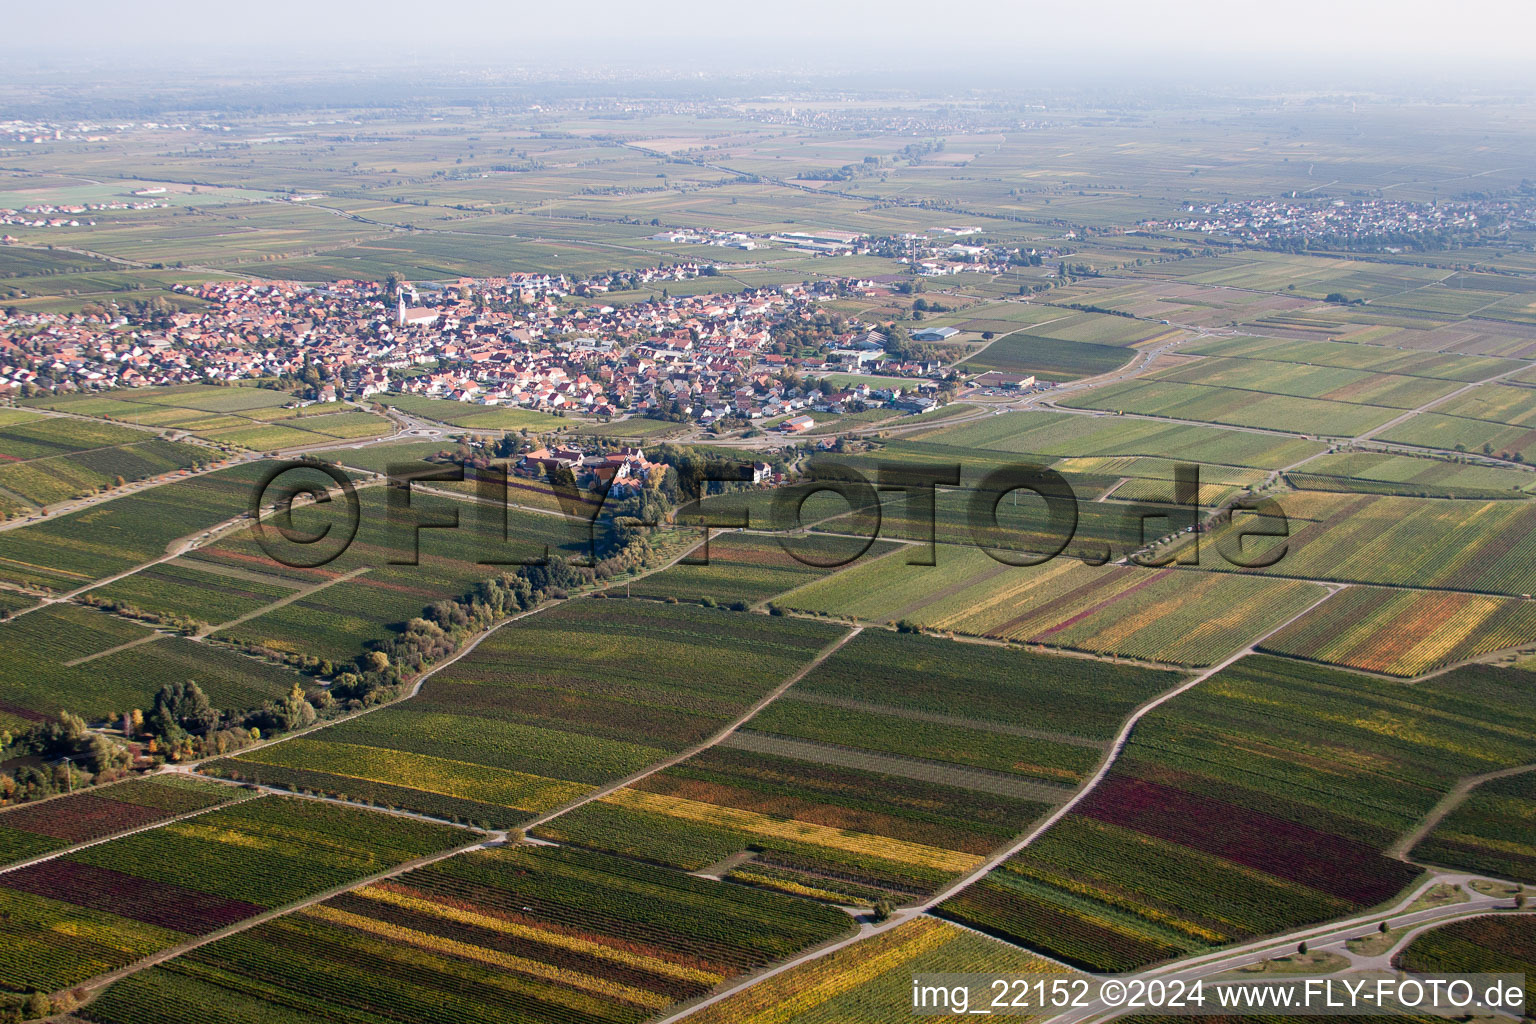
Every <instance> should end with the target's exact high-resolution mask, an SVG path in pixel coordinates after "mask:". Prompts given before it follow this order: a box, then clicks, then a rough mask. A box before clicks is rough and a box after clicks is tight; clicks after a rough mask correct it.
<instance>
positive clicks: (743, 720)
mask: <svg viewBox="0 0 1536 1024" xmlns="http://www.w3.org/2000/svg"><path fill="white" fill-rule="evenodd" d="M863 631H864V627H862V626H854V627H853V628H852V629H850V630H849V631H848V632H846V633H844V634H843V635H842V636H840V637H838V638H837V639H836V640H834V641H832V642H831V643H830V644H827V646H825V647H823V648H822V649H821V650H820V651H819V652H817V654H816V657H814V658H812V659H811V660H810V662H809V663H807V664H806V665H805V666H804V667H802V668H801V669H800V670H799V671H798V672H796V673H795V674H794V675H792V676H790V677H789V678H788V679H786V680H784V681H783V682H782V683H780V684H779V685H778V686H775V687H774V688H773V689H772V690H770V691H768V693H767V694H766V695H764V696H763V697H762V698H761V699H759V700H758V701H757V702H756V703H755V704H753V705H752V706H751V707H749V708H747V710H746V711H743V712H742V713H741V714H740V715H739V716H737V717H736V718H735V719H734V720H733V721H732V722H731V723H730V724H728V725H726V726H725V727H724V728H722V729H720V730H718V731H716V732H715V733H713V734H712V735H710V736H709V737H708V738H707V739H705V740H703V741H702V742H700V743H695V744H694V745H693V746H691V747H688V748H687V749H686V750H683V751H681V752H679V753H676V754H673V755H672V756H671V757H669V758H667V759H666V760H663V761H657V762H656V763H655V764H653V765H651V766H649V767H647V768H643V769H641V770H640V771H638V772H635V773H634V774H632V775H628V776H625V777H624V778H622V779H620V780H618V781H617V782H612V783H609V784H608V785H606V786H603V787H601V788H599V789H595V790H593V791H592V792H590V793H588V794H586V795H585V796H580V797H577V798H576V799H575V800H571V801H569V802H568V803H564V804H561V805H560V806H559V807H556V808H555V809H554V810H552V811H548V812H546V813H544V814H542V815H540V816H539V817H537V818H535V819H533V820H532V821H530V822H528V823H527V824H526V825H524V826H523V830H524V831H525V832H531V831H533V830H534V829H535V828H538V827H539V826H540V825H544V824H547V823H549V822H551V821H553V820H554V819H556V818H558V817H560V816H561V815H562V814H569V813H570V812H571V811H574V810H576V809H577V808H579V807H585V806H586V805H587V804H589V803H591V802H592V801H594V800H601V799H602V798H603V797H605V796H607V795H608V794H610V793H615V792H617V791H619V790H621V789H623V788H624V787H625V786H629V785H632V784H634V783H636V782H639V781H641V780H642V779H647V778H650V777H651V776H652V775H655V774H656V773H657V772H661V771H666V770H667V769H668V768H671V767H672V766H673V765H676V764H680V763H681V762H683V761H686V760H688V758H690V757H693V756H695V755H697V754H701V753H703V752H704V751H706V750H708V749H709V748H710V747H713V746H715V745H717V744H718V743H720V742H721V741H722V740H724V739H725V738H726V737H728V736H730V735H731V734H732V733H734V732H735V731H736V730H737V729H740V728H741V727H742V726H743V725H745V724H747V722H748V721H749V720H750V719H752V718H753V717H754V716H755V715H756V714H757V713H758V712H759V711H761V710H763V708H765V707H767V706H768V705H769V704H772V703H773V702H774V701H776V700H778V699H779V698H780V697H782V696H783V695H784V691H785V690H788V689H789V688H790V687H791V686H794V685H795V684H796V683H798V682H799V681H800V680H802V679H804V678H805V677H806V676H808V675H810V673H811V672H812V671H813V670H814V669H815V668H816V667H817V666H818V665H820V664H821V663H822V662H824V661H826V660H827V659H828V658H830V657H832V655H833V654H835V653H837V651H838V649H839V648H841V647H842V646H843V645H844V644H846V643H847V642H848V641H849V640H852V639H853V638H854V637H856V636H858V635H859V634H860V633H862V632H863Z"/></svg>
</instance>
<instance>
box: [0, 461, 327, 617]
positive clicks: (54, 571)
mask: <svg viewBox="0 0 1536 1024" xmlns="http://www.w3.org/2000/svg"><path fill="white" fill-rule="evenodd" d="M267 468H268V464H267V463H263V462H252V463H247V464H244V465H240V466H233V467H230V468H228V469H221V470H217V471H215V472H212V473H206V474H203V475H201V476H196V477H192V478H190V479H186V480H177V481H174V482H172V483H168V484H163V485H161V486H159V487H153V488H150V489H148V490H145V491H141V492H138V493H135V494H128V495H124V496H123V497H120V498H114V499H112V500H111V501H105V502H102V503H101V504H99V505H95V506H92V507H90V508H87V509H82V510H80V511H78V512H71V513H70V514H69V515H65V516H59V517H56V518H53V519H49V520H47V521H45V522H41V523H37V524H35V525H28V526H21V527H17V528H16V529H12V530H6V531H5V532H3V533H0V580H3V581H5V582H8V583H13V584H19V585H21V586H27V587H35V588H47V589H51V590H56V591H69V590H74V589H76V588H79V587H81V586H84V585H86V584H89V583H92V582H94V581H96V580H99V579H103V578H105V577H107V576H110V575H113V574H115V573H120V572H123V571H125V570H128V569H131V568H133V567H134V566H136V565H140V564H142V563H144V562H149V561H151V560H153V559H157V558H161V557H163V556H164V555H165V554H166V553H167V549H168V548H169V547H171V546H173V545H174V544H175V543H176V542H177V541H179V540H181V539H182V538H187V537H190V536H191V535H193V534H196V533H200V532H202V531H205V530H208V529H211V528H212V527H214V526H216V525H218V524H220V523H223V522H225V521H228V520H233V519H235V518H236V517H238V516H241V515H243V514H245V513H246V511H247V510H248V509H249V508H250V503H251V489H252V487H253V486H254V485H255V484H256V482H257V480H258V479H259V478H260V475H261V474H262V472H264V471H265V470H266V469H267ZM326 482H327V483H328V482H329V481H326Z"/></svg>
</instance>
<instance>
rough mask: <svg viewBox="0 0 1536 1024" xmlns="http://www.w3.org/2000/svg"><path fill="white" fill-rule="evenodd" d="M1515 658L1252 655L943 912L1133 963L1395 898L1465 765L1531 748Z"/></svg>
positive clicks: (1096, 961) (1157, 725) (1070, 957)
mask: <svg viewBox="0 0 1536 1024" xmlns="http://www.w3.org/2000/svg"><path fill="white" fill-rule="evenodd" d="M1533 717H1536V701H1533V700H1532V697H1531V694H1530V690H1529V686H1528V681H1527V677H1526V676H1525V674H1524V673H1519V672H1512V671H1500V670H1493V669H1483V668H1477V669H1462V670H1460V671H1459V672H1456V673H1452V674H1448V675H1444V676H1440V677H1437V678H1435V679H1433V680H1430V681H1427V682H1423V683H1419V684H1417V685H1416V686H1415V687H1413V688H1412V689H1408V688H1405V687H1403V686H1401V685H1400V684H1396V683H1384V682H1377V681H1373V680H1370V679H1368V678H1366V677H1362V676H1356V675H1351V674H1348V673H1343V672H1338V671H1328V670H1324V669H1318V668H1315V667H1311V666H1305V665H1300V664H1296V663H1287V662H1283V661H1277V660H1275V659H1268V658H1263V657H1249V658H1247V659H1244V660H1243V661H1241V662H1239V663H1237V664H1236V665H1234V666H1232V667H1231V668H1228V669H1226V670H1225V671H1223V672H1221V673H1220V674H1218V675H1217V676H1215V677H1214V678H1212V679H1211V680H1209V681H1207V682H1206V683H1204V684H1202V685H1201V686H1200V687H1198V688H1196V689H1194V690H1192V691H1190V692H1189V693H1187V694H1185V695H1182V696H1180V697H1178V698H1176V699H1175V700H1174V701H1172V702H1170V703H1169V704H1167V705H1165V706H1164V707H1163V708H1160V709H1158V710H1157V711H1154V712H1153V713H1152V714H1150V715H1148V716H1147V717H1146V718H1145V719H1143V720H1142V722H1141V723H1140V725H1139V726H1138V728H1137V730H1136V732H1135V733H1134V734H1133V735H1132V737H1131V741H1130V743H1129V745H1128V746H1127V748H1126V750H1125V752H1124V754H1123V755H1122V757H1121V759H1120V760H1119V761H1117V762H1116V764H1115V767H1114V768H1113V770H1112V771H1111V772H1110V774H1109V775H1108V776H1107V777H1106V778H1105V780H1104V781H1103V782H1102V783H1101V784H1100V785H1099V786H1097V787H1095V788H1094V789H1093V790H1092V791H1090V794H1089V796H1088V797H1087V799H1085V800H1084V801H1083V802H1082V803H1081V804H1079V805H1078V806H1077V807H1076V808H1074V810H1073V811H1072V813H1071V814H1069V815H1067V816H1066V817H1065V818H1063V819H1062V820H1061V821H1060V822H1058V823H1057V824H1056V825H1054V826H1053V827H1052V828H1051V829H1050V830H1048V831H1047V832H1046V833H1045V834H1044V835H1043V836H1041V837H1040V838H1039V839H1038V840H1037V841H1036V842H1035V843H1033V844H1032V845H1030V846H1029V847H1027V848H1025V850H1024V851H1023V852H1022V853H1020V854H1018V855H1017V856H1015V857H1013V858H1012V859H1010V860H1009V861H1007V862H1006V863H1005V864H1004V865H1003V866H1002V867H1001V868H999V869H998V870H996V871H994V872H992V873H991V874H990V875H988V876H987V877H986V878H985V879H983V880H982V881H980V882H978V883H976V884H974V885H972V886H971V887H970V888H968V889H966V890H965V891H963V892H962V893H960V894H959V895H958V896H956V897H955V898H953V899H951V900H949V901H947V902H946V903H945V904H943V905H942V907H941V908H940V913H941V914H943V915H944V916H948V917H953V918H954V919H956V920H959V921H961V922H963V923H967V924H970V925H972V926H975V927H978V928H981V929H982V930H984V931H990V932H993V933H995V934H998V935H1001V936H1003V937H1006V938H1011V939H1014V940H1016V941H1020V942H1022V943H1024V944H1025V945H1027V946H1029V947H1030V948H1032V949H1037V950H1040V951H1042V952H1045V953H1047V954H1049V955H1051V956H1054V957H1057V958H1059V959H1063V960H1065V961H1067V962H1069V963H1073V964H1077V965H1081V966H1084V967H1089V968H1093V969H1098V970H1125V969H1130V968H1134V967H1138V966H1141V965H1145V964H1149V963H1153V962H1156V961H1160V960H1165V959H1168V958H1170V957H1177V956H1180V955H1185V954H1189V953H1194V952H1198V951H1201V950H1204V949H1209V948H1212V947H1214V946H1219V945H1224V944H1226V943H1229V942H1233V941H1236V940H1239V939H1242V938H1245V937H1251V936H1255V935H1263V934H1268V933H1271V932H1281V931H1286V930H1289V929H1292V928H1296V927H1299V926H1301V925H1304V924H1308V923H1311V922H1315V921H1323V920H1327V919H1329V918H1334V917H1339V916H1342V915H1346V914H1349V913H1351V912H1356V911H1360V910H1363V909H1365V908H1368V907H1372V906H1375V905H1377V904H1379V903H1382V902H1385V901H1387V900H1390V899H1392V898H1393V897H1394V896H1395V895H1396V894H1397V893H1398V892H1399V891H1400V890H1402V889H1403V888H1404V887H1405V886H1406V885H1407V884H1408V883H1410V882H1411V881H1412V880H1413V879H1414V878H1415V877H1417V874H1418V872H1417V869H1415V868H1413V867H1411V866H1409V865H1407V864H1404V863H1403V862H1401V861H1396V860H1391V859H1389V858H1387V857H1386V856H1384V855H1383V853H1382V851H1384V850H1385V849H1387V848H1388V847H1389V846H1390V845H1391V844H1392V843H1393V841H1394V840H1395V838H1396V837H1397V836H1398V835H1400V834H1402V833H1404V832H1406V831H1408V830H1409V829H1410V828H1411V827H1412V826H1413V825H1414V824H1416V823H1417V822H1418V821H1419V820H1420V819H1421V818H1422V817H1423V815H1424V814H1426V813H1427V812H1428V811H1429V809H1430V808H1431V807H1432V806H1433V805H1434V804H1435V803H1436V802H1437V801H1438V800H1439V798H1440V797H1441V796H1442V795H1443V794H1444V793H1446V792H1448V791H1449V790H1450V789H1451V788H1452V786H1453V785H1454V784H1455V782H1456V780H1457V779H1459V778H1460V777H1462V776H1464V775H1470V774H1476V773H1479V772H1485V771H1489V770H1492V769H1498V768H1503V767H1508V766H1510V765H1515V764H1522V763H1525V762H1527V761H1529V760H1530V759H1531V757H1532V755H1533V754H1536V747H1533V746H1532V744H1531V741H1530V739H1529V733H1528V732H1527V727H1526V726H1524V725H1519V724H1516V723H1521V722H1527V721H1532V720H1533Z"/></svg>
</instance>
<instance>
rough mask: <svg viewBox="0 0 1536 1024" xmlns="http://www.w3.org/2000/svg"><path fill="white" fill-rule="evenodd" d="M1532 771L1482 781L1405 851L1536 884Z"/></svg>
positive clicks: (1424, 860) (1420, 858)
mask: <svg viewBox="0 0 1536 1024" xmlns="http://www.w3.org/2000/svg"><path fill="white" fill-rule="evenodd" d="M1533 824H1536V774H1533V773H1531V772H1525V773H1522V774H1518V775H1512V776H1510V777H1508V778H1502V779H1493V780H1491V781H1488V782H1484V783H1482V784H1481V785H1479V786H1477V787H1476V788H1475V789H1473V790H1472V793H1471V795H1470V796H1469V797H1468V798H1467V800H1466V802H1465V803H1463V804H1462V805H1461V806H1460V807H1457V808H1456V809H1455V810H1453V811H1452V812H1451V813H1450V814H1449V815H1447V816H1446V817H1445V818H1444V819H1442V820H1441V821H1440V823H1439V824H1438V825H1436V826H1435V829H1434V831H1432V832H1430V834H1429V835H1428V836H1426V837H1425V838H1424V839H1423V841H1421V842H1420V843H1419V844H1418V845H1417V846H1415V847H1414V848H1413V849H1412V850H1411V851H1409V855H1410V856H1411V857H1413V859H1414V860H1417V861H1419V862H1421V863H1424V864H1442V865H1445V866H1446V867H1452V868H1459V869H1461V870H1463V871H1476V872H1486V873H1488V874H1491V875H1494V876H1496V877H1498V878H1508V879H1513V880H1514V881H1517V882H1526V883H1529V884H1536V843H1533V842H1532V836H1536V828H1533V827H1532V826H1533Z"/></svg>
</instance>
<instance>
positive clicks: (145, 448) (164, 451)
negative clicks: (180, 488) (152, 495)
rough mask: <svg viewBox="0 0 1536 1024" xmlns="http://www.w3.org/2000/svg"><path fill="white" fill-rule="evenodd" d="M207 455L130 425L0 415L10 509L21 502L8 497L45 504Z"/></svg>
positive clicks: (0, 472)
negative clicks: (120, 479)
mask: <svg viewBox="0 0 1536 1024" xmlns="http://www.w3.org/2000/svg"><path fill="white" fill-rule="evenodd" d="M211 454H212V453H211V452H209V450H208V449H206V448H203V447H201V446H198V445H192V444H183V443H179V442H174V441H165V440H162V439H160V438H159V437H157V436H155V435H154V434H151V433H148V432H146V431H143V430H135V429H132V428H130V427H119V426H117V425H115V424H110V423H95V422H90V421H86V420H74V419H65V418H62V417H52V416H42V415H39V414H36V413H25V412H20V411H17V410H10V411H9V414H8V415H7V416H5V417H4V418H3V419H0V492H3V493H4V494H5V495H6V496H7V498H6V501H7V503H8V504H9V505H11V506H13V507H14V508H13V510H20V509H21V508H22V507H24V506H22V505H20V504H18V503H15V502H14V501H12V500H11V498H10V496H15V497H16V498H20V499H22V501H24V502H29V503H31V504H32V505H48V504H51V503H53V502H56V501H64V500H67V499H70V498H77V497H81V496H84V495H86V494H91V493H94V492H96V491H98V490H100V489H101V488H103V487H110V486H112V485H113V484H114V483H116V481H117V479H118V478H119V477H121V478H122V479H123V480H124V481H125V482H132V481H135V480H142V479H144V478H145V477H150V476H157V475H159V474H161V473H168V472H170V471H172V470H176V469H186V468H187V467H189V466H192V465H194V464H196V463H199V462H205V461H207V460H208V459H209V458H210V457H211Z"/></svg>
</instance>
